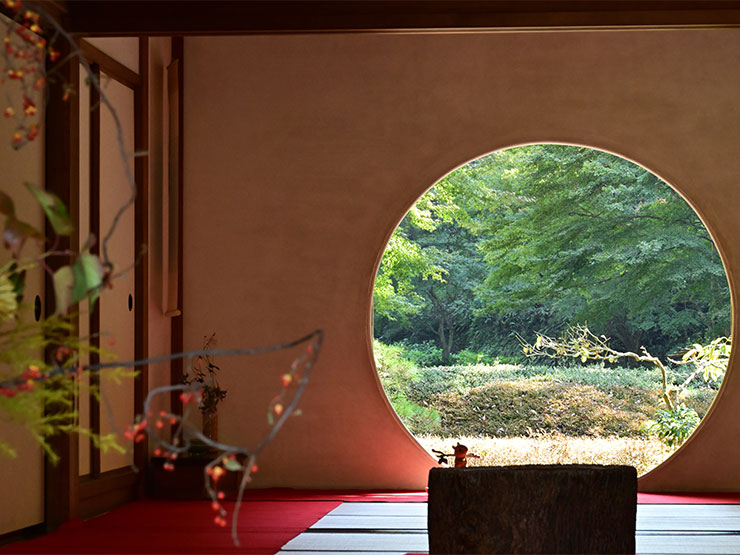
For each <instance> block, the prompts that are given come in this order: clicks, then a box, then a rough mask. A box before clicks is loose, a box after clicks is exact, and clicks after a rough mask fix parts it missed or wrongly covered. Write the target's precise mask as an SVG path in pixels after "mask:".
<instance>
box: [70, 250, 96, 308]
mask: <svg viewBox="0 0 740 555" xmlns="http://www.w3.org/2000/svg"><path fill="white" fill-rule="evenodd" d="M72 272H73V274H74V285H73V288H72V304H74V303H78V302H80V301H81V300H82V299H84V298H86V297H88V296H90V302H91V303H94V302H95V300H96V299H97V298H98V297H99V296H100V286H101V285H102V283H103V265H102V264H101V262H100V260H99V259H98V257H97V256H95V255H94V254H90V253H83V254H81V255H80V256H79V257H78V258H77V260H76V261H75V263H74V265H73V266H72Z"/></svg>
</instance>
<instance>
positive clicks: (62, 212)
mask: <svg viewBox="0 0 740 555" xmlns="http://www.w3.org/2000/svg"><path fill="white" fill-rule="evenodd" d="M26 187H27V188H28V190H29V191H30V192H31V194H32V195H33V196H34V197H35V198H36V200H37V201H38V202H39V204H40V205H41V208H43V209H44V212H45V213H46V217H47V218H49V222H50V223H51V226H52V227H53V228H54V231H55V232H56V233H57V234H58V235H70V234H71V233H72V232H73V231H74V226H73V225H72V220H70V218H69V213H68V212H67V207H66V206H64V203H63V202H62V201H61V200H60V199H59V197H57V196H56V195H55V194H54V193H50V192H48V191H44V190H42V189H39V188H38V187H35V186H33V185H31V184H29V183H26Z"/></svg>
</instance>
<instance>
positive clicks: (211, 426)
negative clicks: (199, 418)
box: [201, 409, 218, 441]
mask: <svg viewBox="0 0 740 555" xmlns="http://www.w3.org/2000/svg"><path fill="white" fill-rule="evenodd" d="M201 414H202V415H203V435H204V436H206V437H207V438H208V439H210V440H211V441H218V409H213V410H208V411H203V412H201Z"/></svg>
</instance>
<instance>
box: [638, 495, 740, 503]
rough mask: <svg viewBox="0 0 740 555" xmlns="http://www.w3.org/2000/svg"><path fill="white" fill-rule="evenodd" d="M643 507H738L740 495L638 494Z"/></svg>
mask: <svg viewBox="0 0 740 555" xmlns="http://www.w3.org/2000/svg"><path fill="white" fill-rule="evenodd" d="M637 503H638V504H645V505H667V504H676V505H740V493H638V494H637Z"/></svg>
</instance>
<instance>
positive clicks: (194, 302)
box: [183, 29, 740, 491]
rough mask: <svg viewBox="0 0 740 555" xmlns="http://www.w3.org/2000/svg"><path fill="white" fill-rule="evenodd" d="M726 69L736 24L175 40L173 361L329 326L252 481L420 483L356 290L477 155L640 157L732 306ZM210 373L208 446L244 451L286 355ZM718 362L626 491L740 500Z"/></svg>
mask: <svg viewBox="0 0 740 555" xmlns="http://www.w3.org/2000/svg"><path fill="white" fill-rule="evenodd" d="M738 62H740V30H733V29H715V30H685V31H675V30H665V31H590V32H538V33H517V32H511V33H489V34H474V33H473V34H444V35H434V34H409V35H403V34H395V35H390V34H389V35H370V34H358V35H340V34H336V35H323V36H310V35H303V36H266V37H208V38H200V37H193V38H186V40H185V114H186V118H185V129H184V141H185V160H184V164H185V167H184V175H185V193H184V203H185V208H184V209H185V215H184V218H185V232H184V237H183V240H184V248H185V259H184V264H185V269H184V306H183V314H184V325H185V347H186V348H193V347H198V346H199V344H200V341H201V338H202V336H203V335H204V334H207V333H210V332H212V331H216V332H217V334H218V336H219V338H220V340H221V342H220V343H221V346H224V347H228V346H246V345H261V344H267V343H272V342H275V341H285V340H289V339H292V338H295V337H298V336H300V335H302V334H305V333H307V332H308V331H310V330H312V329H314V328H317V327H321V328H323V329H324V330H325V332H326V339H325V346H324V350H323V352H322V353H321V357H320V361H319V364H318V366H317V367H316V370H315V374H314V376H313V379H312V382H311V385H310V386H309V389H308V391H307V392H306V395H305V398H304V399H303V401H302V403H301V405H302V408H303V415H302V416H300V417H299V418H296V419H295V420H292V421H291V422H289V424H288V425H286V427H285V428H284V429H283V431H282V432H281V433H280V435H279V436H278V438H277V439H276V440H275V442H274V443H273V444H272V445H271V446H270V447H269V448H268V449H267V450H266V452H265V454H264V456H263V458H262V461H261V464H260V468H261V470H260V473H259V478H258V480H257V481H256V485H257V486H274V485H281V486H294V487H336V488H342V487H363V488H380V487H387V488H419V487H423V486H424V485H425V484H426V478H427V471H428V469H429V468H430V466H432V465H433V460H432V458H431V457H429V456H428V455H427V454H426V453H425V452H424V451H423V450H422V449H421V448H420V447H419V446H418V445H417V444H416V443H415V441H414V440H413V438H412V437H411V436H410V435H409V434H408V432H406V431H405V429H404V428H403V426H402V425H401V424H400V422H399V421H398V419H397V417H396V416H395V413H393V411H392V410H391V409H390V407H389V405H388V403H387V401H386V399H385V397H384V395H383V393H382V390H381V388H380V385H379V382H378V378H377V375H376V372H375V369H374V366H373V360H372V352H371V333H372V331H371V330H372V322H371V303H372V299H371V292H372V284H373V279H374V275H375V272H376V270H377V266H378V264H379V260H380V257H381V255H382V252H383V249H384V246H385V243H386V242H387V240H388V238H389V237H390V235H391V233H392V232H393V230H394V228H395V226H396V225H397V224H398V222H399V221H400V220H401V218H402V217H403V216H404V214H405V212H406V211H407V209H408V208H409V207H410V206H411V205H412V203H413V202H414V201H415V200H416V199H417V198H418V197H419V195H421V194H422V193H423V192H424V191H425V190H426V189H427V188H429V187H430V186H432V185H433V184H434V183H435V182H436V181H437V180H438V179H439V178H441V177H442V176H443V175H445V174H447V173H448V172H449V171H451V170H453V169H454V168H456V167H458V166H459V165H461V164H463V163H465V162H467V161H469V160H471V159H473V158H476V157H478V156H481V155H483V154H485V153H488V152H491V151H494V150H497V149H501V148H505V147H510V146H513V145H519V144H523V143H529V142H564V143H572V144H582V145H587V146H591V147H595V148H601V149H604V150H608V151H611V152H614V153H617V154H620V155H622V156H624V157H627V158H629V159H632V160H634V161H636V162H638V163H640V164H642V165H644V166H645V167H646V168H648V169H650V170H651V171H653V172H654V173H656V174H657V175H659V176H661V177H662V178H663V179H665V180H666V181H667V182H669V183H671V184H672V185H673V186H674V187H675V188H676V189H677V190H678V191H679V192H680V193H681V194H682V195H684V196H685V198H686V199H687V200H688V201H689V202H690V203H691V204H692V206H694V208H695V209H696V210H697V211H698V212H699V214H700V215H701V217H702V218H703V220H704V222H705V223H706V224H707V226H708V228H709V229H710V232H711V233H712V235H713V237H714V239H715V241H716V244H717V247H718V250H719V251H720V253H721V255H722V256H723V259H724V262H725V264H726V267H727V270H728V273H729V281H730V286H731V289H732V294H733V299H736V298H737V293H738V291H737V279H735V277H736V276H738V275H740V244H738V242H737V241H736V240H735V238H736V237H737V236H738V235H740V219H738V218H737V214H738V213H739V212H740V194H739V193H738V186H737V178H738V175H740V157H738V156H737V147H738V144H739V143H740V100H739V99H740V95H739V94H738V93H740V71H739V70H738V67H740V64H739V63H738ZM736 319H737V315H735V320H736ZM736 323H737V322H736V321H735V322H734V324H736ZM735 327H736V326H735ZM220 363H221V364H220V365H221V366H222V368H223V369H224V370H223V376H224V379H223V383H224V385H225V386H226V387H227V388H228V389H229V397H228V398H227V400H226V401H225V402H224V404H223V406H222V410H221V414H220V422H221V435H222V439H224V440H226V441H231V442H239V443H244V442H245V441H246V442H247V443H249V444H252V445H254V443H255V442H256V441H257V439H258V437H259V436H260V435H261V434H262V433H264V428H265V412H266V406H267V403H268V402H269V400H270V398H271V397H272V395H273V394H274V393H275V392H276V391H277V388H278V387H279V386H278V382H277V376H278V375H279V372H280V371H281V369H282V368H281V364H284V362H283V361H277V360H276V359H274V358H270V357H264V358H263V359H260V360H257V361H251V363H249V362H248V361H234V360H229V361H227V360H222V361H220ZM737 364H738V363H737V359H736V358H733V359H732V360H731V363H730V369H729V371H728V373H727V377H726V379H725V383H724V386H723V388H722V390H721V392H720V394H719V395H718V398H717V401H716V403H715V405H714V407H713V409H712V410H711V412H710V414H709V415H708V416H707V418H706V419H705V421H704V423H703V424H702V426H701V429H700V431H699V432H698V433H697V434H696V435H695V436H694V437H693V438H691V439H690V440H689V441H688V442H687V443H686V444H685V445H684V447H683V448H682V449H681V450H680V451H679V452H678V453H677V454H676V455H675V456H674V457H673V458H671V459H670V460H669V461H667V462H666V463H664V464H663V465H662V466H661V467H659V468H658V469H656V470H655V471H653V472H652V473H650V474H648V475H646V476H644V477H643V478H642V479H641V482H640V487H641V488H642V489H643V490H705V491H706V490H740V473H738V472H736V468H737V463H738V461H740V442H738V441H737V438H738V436H739V434H740V419H738V418H736V414H737V412H738V409H740V371H737V370H736V368H735V367H736V366H737Z"/></svg>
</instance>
